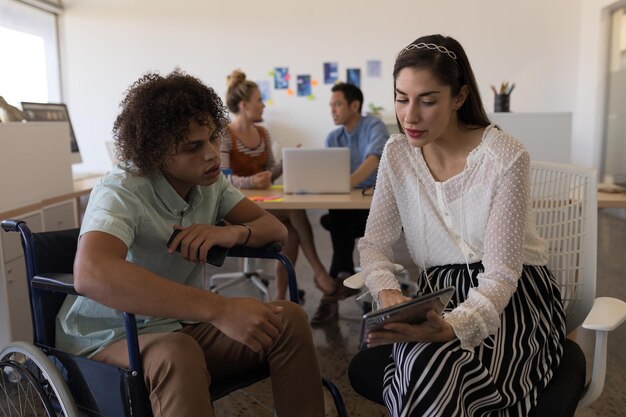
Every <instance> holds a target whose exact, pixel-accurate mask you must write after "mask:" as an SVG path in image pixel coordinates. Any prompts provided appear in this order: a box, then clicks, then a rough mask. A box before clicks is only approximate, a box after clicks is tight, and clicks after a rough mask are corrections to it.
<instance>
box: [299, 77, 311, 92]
mask: <svg viewBox="0 0 626 417" xmlns="http://www.w3.org/2000/svg"><path fill="white" fill-rule="evenodd" d="M297 82H298V96H299V97H308V96H310V95H311V76H310V75H298V77H297Z"/></svg>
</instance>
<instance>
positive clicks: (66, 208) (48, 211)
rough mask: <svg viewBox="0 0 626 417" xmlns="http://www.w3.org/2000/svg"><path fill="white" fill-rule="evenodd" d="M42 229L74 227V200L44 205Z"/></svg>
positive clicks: (48, 230) (52, 230) (50, 230)
mask: <svg viewBox="0 0 626 417" xmlns="http://www.w3.org/2000/svg"><path fill="white" fill-rule="evenodd" d="M42 212H43V229H44V230H45V231H46V232H54V231H56V230H65V229H71V228H73V227H76V224H77V222H76V200H69V201H64V202H62V203H59V204H55V205H53V206H47V207H44V208H43V210H42Z"/></svg>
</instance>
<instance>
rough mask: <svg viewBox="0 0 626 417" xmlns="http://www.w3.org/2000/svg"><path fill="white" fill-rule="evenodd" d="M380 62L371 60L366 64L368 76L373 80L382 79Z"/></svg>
mask: <svg viewBox="0 0 626 417" xmlns="http://www.w3.org/2000/svg"><path fill="white" fill-rule="evenodd" d="M380 67H381V63H380V60H377V59H370V60H369V61H367V62H366V68H367V76H368V77H371V78H380Z"/></svg>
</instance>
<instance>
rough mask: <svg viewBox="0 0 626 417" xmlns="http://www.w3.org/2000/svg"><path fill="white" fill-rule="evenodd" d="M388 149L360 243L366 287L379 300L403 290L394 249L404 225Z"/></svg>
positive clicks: (385, 152)
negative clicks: (380, 296)
mask: <svg viewBox="0 0 626 417" xmlns="http://www.w3.org/2000/svg"><path fill="white" fill-rule="evenodd" d="M388 150H389V147H387V148H386V149H385V151H383V155H382V160H381V163H380V166H379V167H378V176H377V179H376V188H375V191H374V196H373V199H372V205H371V208H370V213H369V216H368V218H367V226H366V228H365V236H363V237H362V238H361V240H360V241H359V244H358V248H359V255H360V258H361V267H362V269H363V273H364V275H365V285H367V287H368V288H369V290H370V293H371V295H372V297H373V298H374V300H376V301H378V293H379V292H380V291H381V290H385V289H394V290H400V284H399V283H398V280H397V279H396V277H395V275H394V273H393V251H392V249H391V246H392V244H393V243H395V242H396V241H397V240H398V239H399V238H400V233H401V231H402V224H401V220H400V213H399V212H398V207H397V202H396V198H395V195H394V189H393V186H392V185H393V181H392V180H391V178H390V177H391V176H392V172H391V171H390V166H389V160H388Z"/></svg>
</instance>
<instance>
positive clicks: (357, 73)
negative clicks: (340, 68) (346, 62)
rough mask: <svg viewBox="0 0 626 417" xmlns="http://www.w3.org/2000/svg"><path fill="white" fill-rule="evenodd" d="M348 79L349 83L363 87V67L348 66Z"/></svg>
mask: <svg viewBox="0 0 626 417" xmlns="http://www.w3.org/2000/svg"><path fill="white" fill-rule="evenodd" d="M346 79H347V83H348V84H352V85H356V86H357V87H359V88H360V87H361V69H360V68H348V69H347V71H346Z"/></svg>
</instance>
